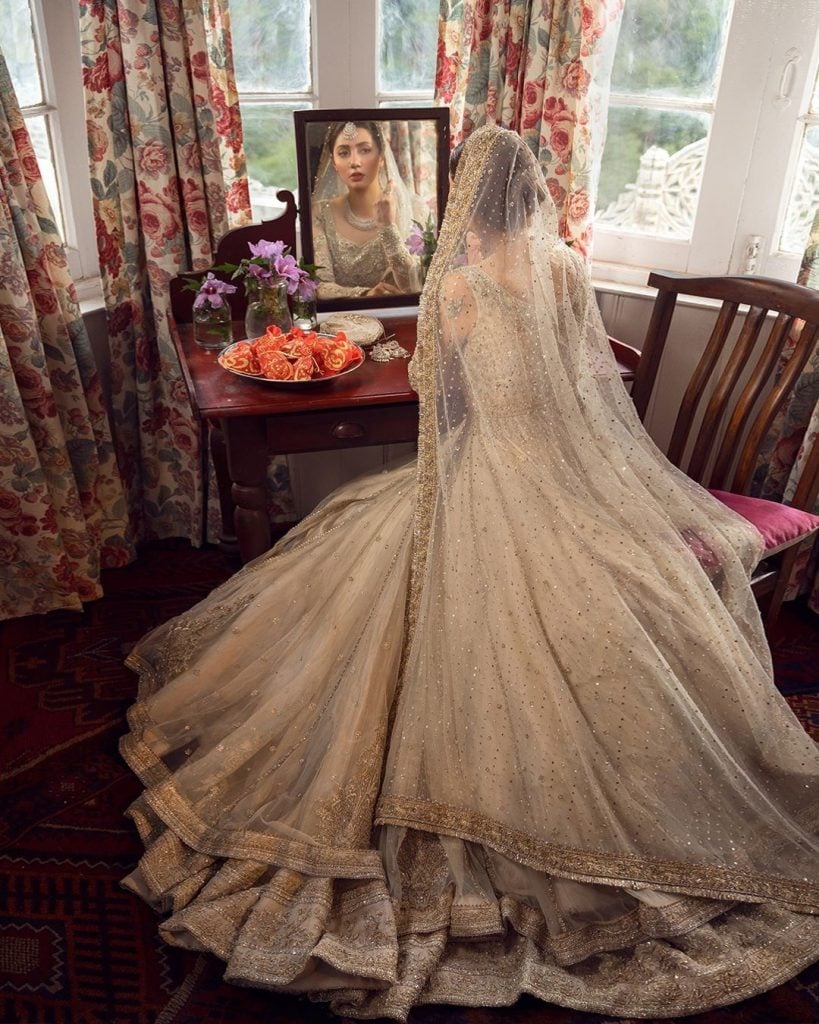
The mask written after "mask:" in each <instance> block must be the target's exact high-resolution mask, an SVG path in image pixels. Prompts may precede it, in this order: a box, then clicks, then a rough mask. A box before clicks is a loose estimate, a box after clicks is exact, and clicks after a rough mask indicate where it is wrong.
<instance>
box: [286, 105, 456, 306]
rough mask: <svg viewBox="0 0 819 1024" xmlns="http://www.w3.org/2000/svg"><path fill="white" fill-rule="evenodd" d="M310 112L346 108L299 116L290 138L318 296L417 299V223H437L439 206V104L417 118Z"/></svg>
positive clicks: (304, 238)
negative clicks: (295, 135) (299, 169)
mask: <svg viewBox="0 0 819 1024" xmlns="http://www.w3.org/2000/svg"><path fill="white" fill-rule="evenodd" d="M311 113H312V112H311ZM317 113H321V114H322V115H323V116H324V117H325V118H326V115H329V114H343V115H348V116H343V117H338V118H333V119H332V120H328V119H322V120H316V121H312V122H309V123H307V124H306V125H305V126H304V127H305V128H306V131H305V132H304V140H303V143H302V144H300V145H299V155H300V157H301V158H302V160H303V161H305V162H306V168H305V169H306V172H307V173H306V175H305V174H302V173H300V196H299V205H300V208H301V211H302V242H303V250H304V253H305V257H306V258H307V259H308V262H312V263H315V264H317V265H318V269H317V272H316V276H317V279H318V298H319V300H320V302H323V300H342V299H356V300H361V299H367V300H371V302H372V300H378V301H379V303H380V302H381V300H392V299H395V300H398V299H399V297H406V296H413V295H414V296H416V298H417V295H418V293H419V292H420V290H421V285H422V284H423V279H422V278H423V269H422V268H423V266H424V260H423V252H422V251H421V247H420V243H419V241H418V236H419V230H418V229H419V228H420V229H421V230H423V229H424V228H425V227H427V225H428V224H431V225H432V226H434V227H436V228H437V224H438V221H439V216H440V213H441V210H440V205H441V203H440V195H441V188H440V186H441V182H440V180H439V179H440V175H439V164H440V160H439V151H440V148H441V138H440V131H439V129H440V125H441V124H442V123H443V122H442V119H441V118H440V117H439V116H438V114H439V113H441V112H439V111H429V112H427V113H428V114H429V115H432V116H428V117H427V118H424V119H419V118H409V119H408V118H407V117H406V114H403V116H402V115H401V114H397V113H396V112H395V111H390V112H387V111H357V112H356V111H339V112H335V111H325V112H317ZM443 113H447V112H445V111H444V112H443ZM363 114H376V115H378V119H377V120H376V119H374V118H372V117H366V116H357V115H363ZM313 116H315V114H314V115H313ZM297 117H298V115H297ZM297 126H298V120H297ZM297 130H298V129H297ZM305 177H306V179H307V180H306V181H305V180H304V178H305ZM305 185H306V186H307V188H308V190H309V213H310V217H309V226H308V225H307V224H306V223H305V220H306V218H305V213H306V207H307V202H305V199H306V196H305ZM414 225H417V226H418V227H414ZM413 235H414V236H415V237H412V236H413ZM334 304H337V303H334Z"/></svg>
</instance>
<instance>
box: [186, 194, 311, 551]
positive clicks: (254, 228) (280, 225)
mask: <svg viewBox="0 0 819 1024" xmlns="http://www.w3.org/2000/svg"><path fill="white" fill-rule="evenodd" d="M276 198H277V199H278V200H279V202H282V203H284V205H285V209H284V213H283V214H282V215H281V216H280V217H275V218H274V219H272V220H264V221H261V223H259V224H247V225H245V226H244V227H240V228H234V229H233V230H232V231H228V232H227V234H226V235H224V237H223V238H222V239H221V240H220V242H219V244H218V245H217V247H216V253H215V254H214V260H213V262H214V266H220V265H221V264H223V263H239V262H240V261H241V260H243V259H244V258H245V257H246V256H249V255H250V250H249V249H248V243H250V242H260V241H261V240H262V239H265V240H266V241H268V242H284V243H285V245H287V246H289V247H290V249H291V251H292V252H293V253H294V254H295V251H296V216H297V210H296V200H295V197H294V196H293V193H292V192H287V191H285V190H282V191H280V192H277V193H276ZM207 273H208V271H207V270H200V271H198V272H191V273H185V274H179V275H178V276H177V277H174V278H171V282H170V293H171V317H172V319H173V323H172V324H171V331H172V333H173V334H174V335H175V333H176V332H175V330H174V324H184V323H191V321H192V320H193V301H194V299H195V298H196V293H195V292H193V291H191V290H190V289H188V288H186V287H185V282H186V281H187V280H190V279H191V278H193V279H194V280H201V279H202V278H203V277H204V276H205V275H206V274H207ZM214 273H215V274H216V276H217V277H219V278H221V279H222V280H223V281H229V280H230V274H228V273H226V272H224V271H214ZM230 307H231V311H232V315H233V319H234V320H243V319H244V315H245V311H246V310H247V298H246V296H245V291H244V288H243V287H242V286H241V284H240V285H239V287H238V289H237V290H236V292H235V293H234V294H233V295H231V296H230ZM184 372H185V367H184V361H183V373H184ZM185 383H186V384H187V387H188V394H189V395H190V399H191V406H192V409H193V414H194V416H195V417H196V418H197V420H198V421H199V423H200V429H201V430H202V431H203V436H204V432H205V431H207V435H208V440H209V447H210V454H211V458H212V459H213V463H214V466H215V467H216V479H217V480H218V481H220V484H219V506H220V509H221V513H222V536H223V538H228V539H230V538H233V537H234V536H235V533H234V528H233V499H232V497H231V495H230V491H229V488H228V487H227V486H225V485H224V483H223V481H225V480H227V479H228V473H227V452H226V450H225V439H224V437H223V436H222V432H221V430H220V429H219V428H218V427H217V426H215V425H214V424H210V429H208V428H207V426H206V424H205V423H204V422H202V419H201V417H200V415H199V410H198V409H197V408H196V397H195V392H194V388H193V383H192V382H191V380H190V378H189V377H188V375H187V374H185ZM208 470H209V467H208V456H207V447H206V446H205V445H204V444H203V445H202V466H201V471H202V480H203V487H202V536H203V537H206V536H207V526H208V490H209V483H208V478H209V471H208Z"/></svg>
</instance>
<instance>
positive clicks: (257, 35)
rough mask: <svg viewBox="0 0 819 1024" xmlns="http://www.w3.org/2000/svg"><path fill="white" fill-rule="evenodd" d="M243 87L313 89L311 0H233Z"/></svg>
mask: <svg viewBox="0 0 819 1024" xmlns="http://www.w3.org/2000/svg"><path fill="white" fill-rule="evenodd" d="M230 26H231V32H232V34H233V62H234V66H235V69H236V85H237V88H238V89H239V92H310V90H311V88H312V85H311V81H312V79H311V73H310V4H309V3H307V2H306V0H266V2H265V3H264V4H260V3H258V0H230Z"/></svg>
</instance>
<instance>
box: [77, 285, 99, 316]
mask: <svg viewBox="0 0 819 1024" xmlns="http://www.w3.org/2000/svg"><path fill="white" fill-rule="evenodd" d="M74 287H75V288H76V290H77V299H78V300H79V303H80V312H81V313H82V314H83V315H85V314H86V313H94V312H96V310H98V309H104V308H105V299H104V298H103V294H102V279H101V278H99V277H83V278H81V279H80V280H79V281H75V282H74Z"/></svg>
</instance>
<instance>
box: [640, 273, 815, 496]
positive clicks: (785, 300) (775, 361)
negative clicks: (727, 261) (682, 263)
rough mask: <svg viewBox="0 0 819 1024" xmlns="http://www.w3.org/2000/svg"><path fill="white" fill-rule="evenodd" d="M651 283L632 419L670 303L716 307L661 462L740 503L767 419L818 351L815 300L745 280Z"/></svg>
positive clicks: (650, 376) (767, 281)
mask: <svg viewBox="0 0 819 1024" xmlns="http://www.w3.org/2000/svg"><path fill="white" fill-rule="evenodd" d="M648 283H649V285H652V286H653V287H654V288H657V289H658V294H657V297H656V299H655V302H654V309H653V312H652V315H651V320H650V322H649V325H648V331H647V332H646V339H645V344H644V345H643V349H642V354H641V357H640V362H639V365H638V367H637V372H636V375H635V379H634V385H633V387H632V391H631V395H632V398H633V399H634V404H635V406H636V407H637V413H638V415H639V416H640V418H641V419H643V418H644V417H645V414H646V409H647V408H648V403H649V399H650V397H651V393H652V390H653V388H654V384H655V381H656V378H657V372H658V370H659V367H660V361H661V359H662V355H663V351H664V349H665V343H666V339H667V338H668V332H669V328H670V326H671V320H672V315H673V313H674V307H675V305H676V301H677V296H678V295H694V296H700V297H703V298H708V299H716V300H717V301H718V302H721V304H722V305H721V307H720V309H719V312H718V314H717V319H716V323H715V325H714V328H713V330H712V331H711V335H710V337H709V339H708V342H707V344H706V346H705V349H704V351H703V353H702V356H701V357H700V359H699V362H698V363H697V365H696V368H695V369H694V372H693V374H692V376H691V379H690V381H689V382H688V385H687V387H686V389H685V392H684V394H683V397H682V401H681V403H680V407H679V411H678V413H677V417H676V422H675V424H674V430H673V433H672V435H671V442H670V444H669V448H668V453H667V454H668V458H669V459H670V460H671V462H673V463H674V464H675V465H676V466H679V467H680V468H681V469H683V470H684V471H685V472H686V473H687V475H688V476H690V477H691V478H692V479H694V480H696V481H698V482H699V483H701V484H702V485H703V486H704V487H712V488H718V489H720V490H725V491H733V492H735V493H737V494H747V493H748V491H749V489H750V486H751V483H752V478H753V474H754V469H755V467H756V464H757V458H758V455H759V451H760V448H761V446H762V443H763V441H764V440H765V437H766V435H767V434H768V431H769V430H770V427H771V424H772V423H773V420H774V417H775V416H776V414H777V412H778V411H779V409H780V408H781V407H782V405H783V404H784V403H785V401H786V400H787V399H788V396H789V395H790V394H791V392H792V389H793V386H794V384H795V382H796V380H797V379H798V377H799V374H800V373H801V372H802V370H803V369H804V367H805V364H806V363H807V361H808V359H809V358H810V355H811V352H812V351H813V349H814V346H815V345H816V342H817V336H819V292H817V291H815V290H813V289H812V288H805V287H803V286H802V285H798V284H791V283H790V282H788V281H776V280H773V279H772V278H765V277H750V276H749V277H687V276H686V275H684V274H651V275H650V277H649V279H648ZM741 305H747V306H748V307H750V308H749V309H748V312H747V314H746V316H745V321H744V323H743V325H742V327H741V329H740V330H739V331H732V330H731V328H732V327H733V325H734V321H735V319H736V316H737V312H738V310H739V307H740V306H741ZM769 311H770V312H773V313H776V318H775V319H773V322H772V324H771V329H770V333H769V334H768V336H767V339H766V340H765V342H764V344H761V343H760V344H759V345H758V342H759V341H760V335H761V334H762V328H763V326H764V325H765V323H766V321H767V317H768V313H769ZM763 337H764V335H763ZM786 344H787V345H788V347H789V348H790V347H791V346H793V352H792V354H791V355H790V357H789V358H788V359H787V361H786V362H785V363H784V365H783V366H782V365H780V362H781V356H782V353H783V350H784V349H785V346H786ZM758 348H759V349H761V350H760V351H759V352H758V354H756V350H757V349H758ZM754 360H755V361H754ZM751 364H752V365H751ZM749 366H750V370H749V369H748V368H749Z"/></svg>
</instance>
